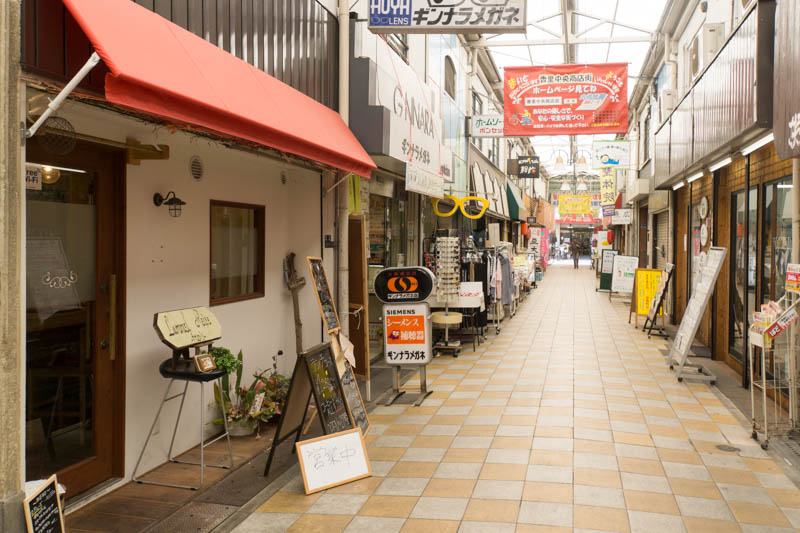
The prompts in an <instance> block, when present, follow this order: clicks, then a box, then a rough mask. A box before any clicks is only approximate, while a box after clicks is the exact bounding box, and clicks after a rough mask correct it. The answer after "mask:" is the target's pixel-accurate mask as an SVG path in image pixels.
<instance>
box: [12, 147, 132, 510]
mask: <svg viewBox="0 0 800 533" xmlns="http://www.w3.org/2000/svg"><path fill="white" fill-rule="evenodd" d="M87 152H88V153H95V154H98V153H102V154H103V155H104V156H107V157H110V158H111V162H110V165H109V168H111V169H112V175H111V176H110V183H111V185H112V187H111V191H110V194H109V195H108V196H107V197H106V196H105V195H103V196H102V202H105V201H106V200H107V201H108V202H109V203H108V204H104V203H101V202H100V201H96V204H95V205H96V210H97V221H98V226H97V232H98V235H97V244H96V246H98V247H99V246H100V243H101V242H107V243H110V244H111V246H112V247H113V250H112V251H111V252H110V257H111V268H112V270H114V272H113V273H115V274H116V302H115V304H116V305H115V307H116V337H115V341H116V342H115V346H114V348H115V360H114V361H113V362H111V366H112V370H111V384H110V387H111V391H110V398H111V400H112V402H113V406H112V415H111V427H110V428H108V430H109V432H110V433H111V435H110V437H111V443H110V454H111V457H110V466H111V472H110V478H113V477H124V476H125V383H126V353H125V347H126V317H127V313H126V293H127V291H126V286H127V283H126V280H127V275H126V274H127V273H126V242H127V239H126V237H127V235H126V234H127V228H126V226H127V224H126V198H127V194H126V191H127V189H126V185H127V174H126V168H127V167H126V157H125V151H124V150H121V149H119V148H113V147H111V146H108V145H104V144H98V143H91V142H87V141H82V140H78V141H77V142H76V147H75V149H74V150H73V151H72V152H71V153H70V154H68V155H66V156H54V155H50V154H47V153H46V152H45V151H44V150H43V149H41V148H39V147H38V145H36V141H35V140H33V141H29V143H28V145H26V153H25V156H26V160H28V161H30V160H31V159H32V158H33V159H39V160H44V159H49V160H50V161H52V162H56V161H58V162H60V163H61V164H63V165H64V166H67V167H70V168H81V167H84V168H87V167H88V168H89V169H91V168H92V164H93V161H94V160H95V159H94V158H87V157H86V155H85V154H86V153H87ZM98 168H99V167H98V166H95V167H94V169H98ZM96 199H97V200H100V199H101V197H96ZM101 209H102V210H105V213H104V217H102V218H101V216H100V211H101ZM101 220H108V221H109V224H108V225H103V224H102V223H101ZM100 255H101V254H100V253H98V259H97V265H96V280H95V295H96V296H95V299H97V298H98V296H97V295H99V294H100V285H101V284H102V283H105V282H106V280H100V276H101V272H100ZM25 275H26V276H27V272H26V273H25ZM95 312H97V311H95ZM26 335H27V333H26ZM96 335H97V333H96ZM95 349H96V352H95V353H96V355H97V356H98V357H99V354H100V349H99V348H95ZM25 359H26V360H27V351H26V352H25ZM93 390H94V397H93V399H92V401H93V416H94V412H95V411H94V406H95V405H96V401H97V399H98V398H99V397H100V395H99V394H97V391H98V390H99V387H98V385H97V383H96V380H95V385H94V388H93ZM105 398H106V396H104V399H105ZM93 429H95V428H94V427H93ZM93 442H95V440H94V437H93ZM92 457H94V456H92ZM90 460H91V457H90V458H87V459H84V460H83V461H79V462H77V463H75V464H73V465H70V466H68V467H67V468H64V469H63V470H61V471H60V472H61V473H62V474H64V473H69V472H70V471H73V470H75V469H78V468H81V467H82V466H83V465H84V463H86V462H87V461H90ZM93 486H95V485H85V486H84V485H80V484H78V485H77V486H76V484H75V483H72V485H71V487H70V488H71V489H72V490H71V491H70V494H69V495H68V498H71V497H74V496H76V495H79V494H81V493H83V492H85V491H86V490H88V489H90V488H92V487H93Z"/></svg>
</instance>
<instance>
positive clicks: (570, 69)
mask: <svg viewBox="0 0 800 533" xmlns="http://www.w3.org/2000/svg"><path fill="white" fill-rule="evenodd" d="M503 99H504V104H505V105H504V108H505V116H504V128H503V131H504V133H505V135H506V136H511V137H515V136H526V137H527V136H533V135H575V134H586V135H591V134H595V133H625V132H627V131H628V65H627V64H626V63H601V64H595V65H555V66H552V65H551V66H543V67H506V69H505V74H504V80H503Z"/></svg>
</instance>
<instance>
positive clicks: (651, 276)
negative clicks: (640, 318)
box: [635, 268, 663, 316]
mask: <svg viewBox="0 0 800 533" xmlns="http://www.w3.org/2000/svg"><path fill="white" fill-rule="evenodd" d="M662 273H663V272H662V271H661V270H652V269H646V268H637V269H636V295H635V297H636V314H637V315H645V316H646V315H647V313H648V312H649V311H650V302H652V301H653V298H655V295H656V289H657V288H658V282H659V281H660V280H661V275H662ZM662 314H663V311H662V310H660V309H659V312H658V316H661V315H662Z"/></svg>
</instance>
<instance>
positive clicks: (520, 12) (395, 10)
mask: <svg viewBox="0 0 800 533" xmlns="http://www.w3.org/2000/svg"><path fill="white" fill-rule="evenodd" d="M525 4H526V0H369V29H370V30H371V31H372V32H373V33H525Z"/></svg>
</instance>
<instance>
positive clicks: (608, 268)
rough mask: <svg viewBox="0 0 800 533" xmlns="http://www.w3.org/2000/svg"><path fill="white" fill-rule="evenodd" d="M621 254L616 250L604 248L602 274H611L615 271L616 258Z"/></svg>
mask: <svg viewBox="0 0 800 533" xmlns="http://www.w3.org/2000/svg"><path fill="white" fill-rule="evenodd" d="M618 254H619V252H618V251H616V250H609V249H605V250H603V256H602V264H601V265H600V273H601V274H611V273H612V272H613V271H614V258H615V257H616V256H617V255H618Z"/></svg>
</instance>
